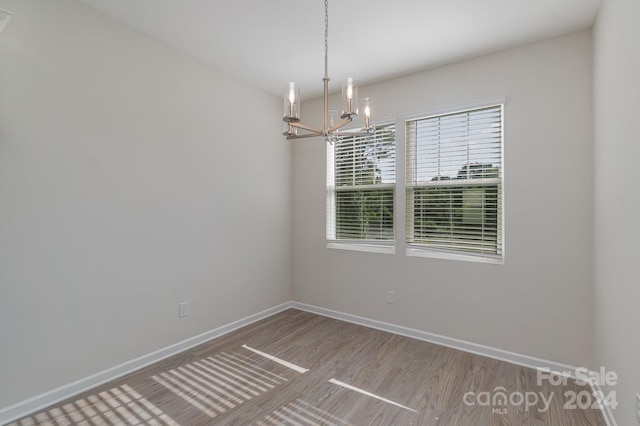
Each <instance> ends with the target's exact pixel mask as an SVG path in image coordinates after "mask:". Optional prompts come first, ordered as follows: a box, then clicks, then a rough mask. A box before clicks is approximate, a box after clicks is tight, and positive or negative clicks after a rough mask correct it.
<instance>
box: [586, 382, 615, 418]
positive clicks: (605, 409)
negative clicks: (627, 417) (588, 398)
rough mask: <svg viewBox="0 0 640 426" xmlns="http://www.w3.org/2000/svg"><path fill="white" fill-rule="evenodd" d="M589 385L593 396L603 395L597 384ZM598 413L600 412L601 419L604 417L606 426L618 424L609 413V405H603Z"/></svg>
mask: <svg viewBox="0 0 640 426" xmlns="http://www.w3.org/2000/svg"><path fill="white" fill-rule="evenodd" d="M590 385H591V391H592V394H593V395H604V394H603V392H602V388H600V385H599V384H598V382H592V383H590ZM600 411H601V412H602V417H604V421H605V423H606V424H607V426H618V422H617V421H616V419H615V417H613V411H611V407H610V406H609V405H604V407H602V408H601V409H600Z"/></svg>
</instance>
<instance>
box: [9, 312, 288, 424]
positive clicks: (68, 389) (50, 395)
mask: <svg viewBox="0 0 640 426" xmlns="http://www.w3.org/2000/svg"><path fill="white" fill-rule="evenodd" d="M291 307H292V302H286V303H283V304H281V305H278V306H274V307H273V308H269V309H266V310H264V311H262V312H258V313H257V314H253V315H249V316H248V317H245V318H242V319H239V320H237V321H234V322H231V323H229V324H226V325H223V326H221V327H218V328H215V329H213V330H210V331H207V332H206V333H202V334H200V335H198V336H194V337H191V338H189V339H186V340H183V341H182V342H178V343H176V344H173V345H171V346H167V347H166V348H163V349H160V350H157V351H155V352H151V353H149V354H147V355H143V356H141V357H138V358H135V359H133V360H131V361H127V362H125V363H122V364H120V365H117V366H115V367H112V368H109V369H107V370H104V371H101V372H99V373H96V374H94V375H91V376H89V377H85V378H83V379H80V380H78V381H76V382H73V383H69V384H67V385H64V386H61V387H59V388H57V389H53V390H51V391H49V392H45V393H43V394H40V395H37V396H35V397H32V398H29V399H26V400H24V401H21V402H18V403H17V404H14V405H11V406H9V407H6V408H2V409H0V424H2V425H3V424H6V423H10V422H12V421H15V420H17V419H20V418H22V417H24V416H26V415H29V414H31V413H34V412H36V411H38V410H41V409H43V408H46V407H48V406H50V405H52V404H55V403H57V402H60V401H64V400H65V399H67V398H70V397H72V396H74V395H77V394H80V393H82V392H84V391H87V390H89V389H91V388H94V387H96V386H99V385H101V384H104V383H107V382H109V381H111V380H114V379H117V378H119V377H122V376H124V375H126V374H129V373H132V372H134V371H136V370H139V369H141V368H143V367H146V366H148V365H151V364H153V363H155V362H158V361H161V360H163V359H165V358H168V357H170V356H173V355H176V354H178V353H180V352H182V351H185V350H187V349H190V348H193V347H195V346H198V345H200V344H202V343H205V342H208V341H209V340H212V339H215V338H217V337H220V336H223V335H225V334H227V333H230V332H232V331H234V330H236V329H239V328H241V327H244V326H246V325H249V324H251V323H254V322H256V321H259V320H261V319H264V318H267V317H270V316H272V315H274V314H277V313H278V312H282V311H284V310H286V309H289V308H291Z"/></svg>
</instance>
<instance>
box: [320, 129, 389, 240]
mask: <svg viewBox="0 0 640 426" xmlns="http://www.w3.org/2000/svg"><path fill="white" fill-rule="evenodd" d="M395 150H396V144H395V124H387V125H380V126H376V131H375V134H373V135H366V136H342V137H340V138H339V139H338V140H337V141H336V142H335V143H334V144H330V143H328V144H327V240H329V241H333V242H345V243H346V242H352V243H367V244H375V245H385V244H386V245H392V244H393V242H394V238H395V235H394V204H395V179H396V178H395V162H396V155H395Z"/></svg>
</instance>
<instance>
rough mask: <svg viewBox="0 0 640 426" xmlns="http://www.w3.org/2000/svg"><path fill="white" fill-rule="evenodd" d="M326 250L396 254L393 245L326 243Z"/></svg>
mask: <svg viewBox="0 0 640 426" xmlns="http://www.w3.org/2000/svg"><path fill="white" fill-rule="evenodd" d="M327 248H330V249H338V250H352V251H365V252H369V253H383V254H396V246H395V245H381V244H357V243H341V242H337V241H327Z"/></svg>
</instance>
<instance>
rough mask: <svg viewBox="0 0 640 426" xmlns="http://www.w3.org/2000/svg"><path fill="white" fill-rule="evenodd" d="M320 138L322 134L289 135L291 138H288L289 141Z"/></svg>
mask: <svg viewBox="0 0 640 426" xmlns="http://www.w3.org/2000/svg"><path fill="white" fill-rule="evenodd" d="M318 136H322V133H308V134H306V135H289V136H287V140H293V139H304V138H317V137H318Z"/></svg>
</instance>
